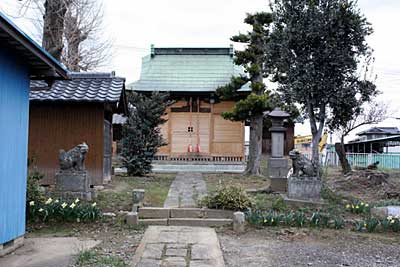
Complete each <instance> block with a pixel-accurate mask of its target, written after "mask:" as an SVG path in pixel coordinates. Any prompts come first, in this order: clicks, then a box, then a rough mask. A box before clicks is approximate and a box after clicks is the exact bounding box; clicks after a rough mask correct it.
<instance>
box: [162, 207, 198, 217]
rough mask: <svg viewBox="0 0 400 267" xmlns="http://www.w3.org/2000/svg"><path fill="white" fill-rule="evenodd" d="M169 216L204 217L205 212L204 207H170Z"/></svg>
mask: <svg viewBox="0 0 400 267" xmlns="http://www.w3.org/2000/svg"><path fill="white" fill-rule="evenodd" d="M170 217H171V218H204V217H206V212H205V210H204V209H197V208H172V209H171V213H170Z"/></svg>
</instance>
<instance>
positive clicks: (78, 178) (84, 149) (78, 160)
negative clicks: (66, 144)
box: [56, 143, 92, 200]
mask: <svg viewBox="0 0 400 267" xmlns="http://www.w3.org/2000/svg"><path fill="white" fill-rule="evenodd" d="M88 151H89V146H88V145H87V144H86V143H82V144H80V145H77V146H76V147H74V148H73V149H71V150H69V151H67V152H66V151H64V150H63V149H61V150H60V152H59V156H58V159H59V163H60V170H59V171H58V172H57V173H56V193H57V194H59V195H60V196H61V197H63V198H80V199H84V200H91V198H92V197H91V192H90V187H89V178H88V175H87V171H86V169H85V165H84V161H85V158H86V154H87V153H88Z"/></svg>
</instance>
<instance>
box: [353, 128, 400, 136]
mask: <svg viewBox="0 0 400 267" xmlns="http://www.w3.org/2000/svg"><path fill="white" fill-rule="evenodd" d="M368 134H384V135H386V134H388V135H399V134H400V130H399V129H398V128H397V127H372V128H370V129H368V130H365V131H362V132H360V133H358V134H357V135H368Z"/></svg>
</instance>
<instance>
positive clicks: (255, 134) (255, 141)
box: [246, 115, 263, 175]
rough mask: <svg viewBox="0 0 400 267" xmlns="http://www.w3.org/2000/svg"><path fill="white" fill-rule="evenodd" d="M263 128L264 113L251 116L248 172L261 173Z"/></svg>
mask: <svg viewBox="0 0 400 267" xmlns="http://www.w3.org/2000/svg"><path fill="white" fill-rule="evenodd" d="M262 128H263V115H258V116H255V117H253V118H251V120H250V147H249V160H248V161H247V167H246V174H251V175H260V174H261V153H262Z"/></svg>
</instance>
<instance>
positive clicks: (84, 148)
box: [58, 142, 89, 171]
mask: <svg viewBox="0 0 400 267" xmlns="http://www.w3.org/2000/svg"><path fill="white" fill-rule="evenodd" d="M88 151H89V146H88V145H87V144H86V143H85V142H83V143H82V144H79V145H77V146H76V147H74V148H73V149H71V150H69V151H67V152H65V151H64V150H63V149H61V150H60V152H59V155H58V159H59V161H60V169H61V170H64V171H84V170H85V165H84V164H83V163H84V161H85V157H86V154H87V152H88Z"/></svg>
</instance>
